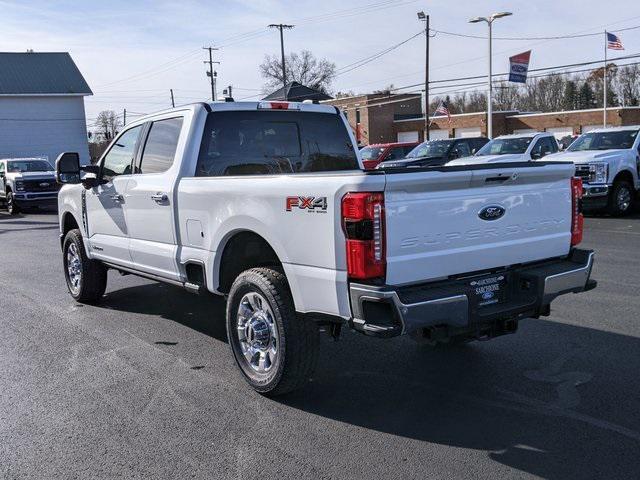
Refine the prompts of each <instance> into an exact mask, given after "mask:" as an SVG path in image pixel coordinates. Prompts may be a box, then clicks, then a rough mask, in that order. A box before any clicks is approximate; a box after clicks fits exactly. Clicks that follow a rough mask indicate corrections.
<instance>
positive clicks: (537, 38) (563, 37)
mask: <svg viewBox="0 0 640 480" xmlns="http://www.w3.org/2000/svg"><path fill="white" fill-rule="evenodd" d="M638 28H640V25H636V26H633V27H627V28H621V29H619V30H611V32H615V33H619V32H625V31H627V30H635V29H638ZM429 31H431V32H434V33H440V34H443V35H449V36H453V37H463V38H473V39H479V40H487V37H483V36H482V35H469V34H466V33H456V32H447V31H445V30H435V29H433V28H432V29H430V30H429ZM596 36H602V32H595V33H582V34H575V35H554V36H550V37H496V36H494V37H493V40H511V41H524V40H534V41H537V40H564V39H571V38H585V37H596Z"/></svg>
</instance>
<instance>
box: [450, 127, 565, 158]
mask: <svg viewBox="0 0 640 480" xmlns="http://www.w3.org/2000/svg"><path fill="white" fill-rule="evenodd" d="M558 150H559V149H558V142H557V141H556V138H555V137H554V136H553V134H552V133H547V132H530V133H515V134H513V135H501V136H499V137H496V138H494V139H493V140H491V141H490V142H489V143H487V144H485V145H484V146H483V147H482V148H481V149H480V150H478V152H477V153H476V154H475V155H473V156H471V157H464V158H458V159H456V160H451V161H450V162H448V163H447V165H471V164H478V163H506V162H530V161H531V160H540V159H542V158H544V157H546V156H547V155H550V154H553V153H556V152H558Z"/></svg>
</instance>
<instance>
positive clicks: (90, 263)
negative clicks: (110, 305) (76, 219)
mask: <svg viewBox="0 0 640 480" xmlns="http://www.w3.org/2000/svg"><path fill="white" fill-rule="evenodd" d="M70 252H73V253H72V254H71V255H70ZM74 255H75V256H74ZM76 257H77V259H78V260H79V265H77V264H76V272H79V273H80V275H79V279H78V282H77V283H75V282H74V281H73V280H72V278H71V273H70V269H69V263H70V261H72V260H73V258H76ZM62 258H63V263H64V277H65V280H66V281H67V288H68V289H69V293H70V294H71V296H72V297H73V298H74V299H75V300H76V301H77V302H80V303H88V304H93V303H97V302H98V301H99V300H100V299H101V298H102V296H103V295H104V291H105V290H106V288H107V269H106V267H105V266H104V265H103V264H102V262H100V261H98V260H90V259H89V258H88V257H87V254H86V253H85V250H84V242H83V241H82V234H81V233H80V230H78V229H74V230H70V231H69V232H68V233H67V235H66V236H65V237H64V243H63V246H62Z"/></svg>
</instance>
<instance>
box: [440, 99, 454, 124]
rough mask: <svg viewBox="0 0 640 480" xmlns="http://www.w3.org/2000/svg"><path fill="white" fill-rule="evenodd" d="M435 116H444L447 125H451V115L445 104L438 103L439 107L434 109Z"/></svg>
mask: <svg viewBox="0 0 640 480" xmlns="http://www.w3.org/2000/svg"><path fill="white" fill-rule="evenodd" d="M437 114H441V115H446V116H447V118H448V119H449V123H451V113H449V107H448V106H447V102H440V106H439V107H438V108H436V115H437Z"/></svg>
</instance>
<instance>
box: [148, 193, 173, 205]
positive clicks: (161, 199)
mask: <svg viewBox="0 0 640 480" xmlns="http://www.w3.org/2000/svg"><path fill="white" fill-rule="evenodd" d="M151 200H153V201H154V202H156V203H165V202H168V201H169V196H168V195H167V194H166V193H160V192H158V193H156V194H155V195H151Z"/></svg>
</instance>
